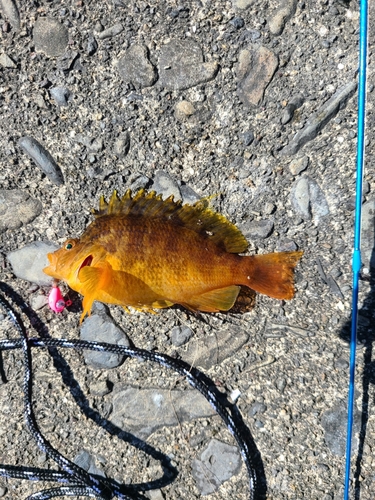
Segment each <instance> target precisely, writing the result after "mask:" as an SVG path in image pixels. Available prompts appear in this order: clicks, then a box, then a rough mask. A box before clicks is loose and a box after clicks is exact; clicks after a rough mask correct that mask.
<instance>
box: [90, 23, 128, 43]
mask: <svg viewBox="0 0 375 500" xmlns="http://www.w3.org/2000/svg"><path fill="white" fill-rule="evenodd" d="M123 30H124V27H123V26H122V24H114V25H113V26H110V27H109V28H107V29H106V30H103V31H101V32H100V33H96V38H98V39H99V40H105V39H106V38H113V37H114V36H116V35H119V34H120V33H121V32H122V31H123Z"/></svg>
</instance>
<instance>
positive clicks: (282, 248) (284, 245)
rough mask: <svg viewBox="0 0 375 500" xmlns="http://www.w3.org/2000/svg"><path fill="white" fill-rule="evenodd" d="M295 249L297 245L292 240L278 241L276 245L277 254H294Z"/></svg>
mask: <svg viewBox="0 0 375 500" xmlns="http://www.w3.org/2000/svg"><path fill="white" fill-rule="evenodd" d="M297 249H298V246H297V244H296V243H295V242H294V241H293V240H290V239H288V238H286V239H284V240H281V241H279V242H278V244H277V251H278V252H294V251H295V250H297Z"/></svg>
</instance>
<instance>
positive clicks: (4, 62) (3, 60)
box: [0, 52, 17, 69]
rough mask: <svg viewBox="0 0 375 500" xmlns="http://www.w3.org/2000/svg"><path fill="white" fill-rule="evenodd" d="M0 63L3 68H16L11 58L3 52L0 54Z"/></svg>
mask: <svg viewBox="0 0 375 500" xmlns="http://www.w3.org/2000/svg"><path fill="white" fill-rule="evenodd" d="M0 64H1V66H3V67H4V68H9V69H15V68H17V65H16V63H15V62H14V61H13V59H11V58H10V57H9V56H8V55H7V54H5V52H3V53H2V54H0Z"/></svg>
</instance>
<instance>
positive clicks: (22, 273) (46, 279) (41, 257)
mask: <svg viewBox="0 0 375 500" xmlns="http://www.w3.org/2000/svg"><path fill="white" fill-rule="evenodd" d="M58 248H59V247H58V246H57V245H55V244H54V243H50V242H49V241H34V242H33V243H30V244H29V245H26V246H25V247H23V248H20V249H18V250H13V252H9V253H8V255H7V259H8V261H9V262H10V264H11V266H12V269H13V272H14V274H15V275H16V276H17V278H21V279H23V280H27V281H31V283H35V284H37V285H40V286H50V285H51V284H52V282H53V278H52V277H50V276H47V275H46V274H45V273H44V272H43V268H44V267H46V266H48V265H49V261H48V258H47V253H51V252H54V251H55V250H57V249H58Z"/></svg>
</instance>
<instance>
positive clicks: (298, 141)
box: [280, 82, 357, 155]
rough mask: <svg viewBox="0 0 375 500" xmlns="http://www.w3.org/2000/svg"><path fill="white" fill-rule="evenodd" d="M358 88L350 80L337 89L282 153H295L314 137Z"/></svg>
mask: <svg viewBox="0 0 375 500" xmlns="http://www.w3.org/2000/svg"><path fill="white" fill-rule="evenodd" d="M356 90H357V82H349V83H347V84H345V85H343V86H342V87H341V88H340V89H339V90H337V92H336V93H335V94H334V95H333V96H332V97H331V98H330V99H328V101H327V102H325V103H324V104H323V106H321V107H320V108H319V109H318V111H316V113H313V114H312V115H311V116H310V118H309V119H308V120H307V122H306V125H305V126H304V127H303V129H301V130H299V131H298V132H297V134H296V135H295V136H294V138H293V139H292V141H291V142H290V143H289V144H288V145H287V146H285V148H283V149H282V150H281V151H280V154H282V155H294V154H296V153H297V152H298V151H299V150H300V149H301V148H302V146H304V145H305V144H306V143H307V142H309V141H311V140H312V139H314V138H315V137H316V136H317V135H318V133H319V132H320V131H321V130H322V128H323V127H324V126H325V125H326V124H327V123H328V122H329V121H330V120H331V119H332V118H334V117H335V116H336V114H337V113H338V112H339V110H340V109H342V108H343V107H344V106H345V104H346V102H347V101H348V99H350V98H351V97H352V96H353V95H354V93H355V91H356Z"/></svg>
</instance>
